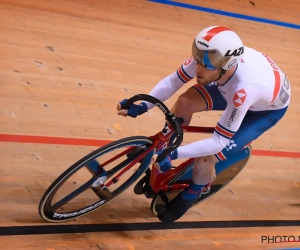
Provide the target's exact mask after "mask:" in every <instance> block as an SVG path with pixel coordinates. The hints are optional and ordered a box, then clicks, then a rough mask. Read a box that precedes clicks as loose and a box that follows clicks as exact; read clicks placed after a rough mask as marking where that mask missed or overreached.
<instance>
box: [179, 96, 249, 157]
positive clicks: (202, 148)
mask: <svg viewBox="0 0 300 250" xmlns="http://www.w3.org/2000/svg"><path fill="white" fill-rule="evenodd" d="M247 94H248V95H247V97H246V99H245V100H244V103H243V104H242V105H241V106H238V107H236V106H235V105H234V103H233V101H228V102H227V107H226V110H225V111H224V113H223V115H222V116H221V118H220V120H219V122H218V123H217V126H216V128H215V132H214V134H213V136H212V137H210V138H208V139H204V140H201V141H196V142H193V143H190V144H187V145H185V146H181V147H178V159H180V158H193V157H202V156H208V155H214V154H217V153H218V152H220V151H222V150H223V149H224V148H225V147H226V145H227V144H228V143H229V141H230V139H231V138H232V137H233V136H234V134H235V133H236V132H237V131H238V129H239V127H240V125H241V123H242V121H243V119H244V117H245V115H246V113H247V111H248V109H249V108H250V106H251V105H252V103H253V98H250V95H249V93H247ZM232 99H233V96H232V97H230V99H229V98H228V100H232ZM251 99H252V100H251Z"/></svg>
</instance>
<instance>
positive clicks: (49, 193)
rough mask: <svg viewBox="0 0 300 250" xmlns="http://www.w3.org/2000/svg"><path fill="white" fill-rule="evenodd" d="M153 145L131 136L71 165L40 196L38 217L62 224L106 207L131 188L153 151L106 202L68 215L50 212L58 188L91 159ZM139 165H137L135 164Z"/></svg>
mask: <svg viewBox="0 0 300 250" xmlns="http://www.w3.org/2000/svg"><path fill="white" fill-rule="evenodd" d="M152 143H153V141H152V140H151V139H150V138H149V137H145V136H132V137H127V138H123V139H120V140H116V141H114V142H111V143H109V144H106V145H105V146H103V147H100V148H98V149H96V150H95V151H93V152H91V153H89V154H88V155H86V156H84V157H82V158H81V159H80V160H78V161H77V162H75V163H74V164H73V165H71V166H70V167H69V168H68V169H66V170H65V171H64V172H63V173H62V174H61V175H60V176H59V177H57V178H56V180H55V181H54V182H53V183H52V184H51V185H50V186H49V187H48V188H47V190H46V191H45V193H44V195H43V196H42V198H41V200H40V203H39V208H38V210H39V215H40V217H41V218H42V219H44V220H45V221H48V222H64V221H69V220H72V219H74V218H78V217H81V216H83V215H86V214H88V213H90V212H92V211H94V210H96V209H98V208H100V207H102V206H104V205H106V204H107V203H108V202H110V201H111V200H113V199H114V198H116V197H117V196H118V195H120V194H121V193H122V192H123V191H125V190H126V189H127V188H128V187H129V186H131V185H132V184H133V183H134V182H135V181H136V180H137V179H138V178H139V177H140V176H141V175H142V174H143V173H144V172H145V171H146V169H147V168H148V165H149V162H150V159H151V157H152V155H153V154H154V150H155V149H153V150H152V151H150V152H149V153H148V154H147V155H146V156H145V157H144V159H143V161H142V162H141V163H140V165H139V167H138V168H137V170H136V171H135V172H134V173H133V174H132V175H131V176H130V177H129V178H128V179H127V180H126V181H125V182H124V183H123V184H122V185H120V186H119V187H118V188H117V189H116V190H114V191H113V192H112V197H111V198H110V199H108V200H104V202H103V200H99V201H97V202H94V203H92V204H89V205H88V206H85V207H82V208H80V209H76V210H74V211H71V212H68V213H56V212H55V211H52V210H51V202H52V199H53V197H54V195H55V194H56V193H57V191H58V190H59V188H60V187H61V186H62V185H63V184H64V183H65V182H66V181H67V180H68V179H69V178H70V177H71V176H73V175H74V174H75V173H76V172H77V171H78V170H80V169H81V168H83V167H84V166H85V164H87V163H88V162H90V161H92V160H93V159H95V158H97V157H99V156H102V155H104V154H106V153H108V152H111V151H113V150H115V149H117V148H121V147H123V146H134V145H136V146H142V145H146V146H147V147H148V146H150V145H151V144H152ZM137 164H139V163H137ZM127 165H128V164H127Z"/></svg>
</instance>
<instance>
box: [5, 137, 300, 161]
mask: <svg viewBox="0 0 300 250" xmlns="http://www.w3.org/2000/svg"><path fill="white" fill-rule="evenodd" d="M0 141H2V142H19V143H38V144H60V145H77V146H99V147H100V146H104V145H105V144H107V143H110V142H112V140H95V139H82V138H66V137H52V136H37V135H9V134H0ZM252 154H253V155H257V156H271V157H287V158H300V152H286V151H270V150H259V149H256V150H253V151H252Z"/></svg>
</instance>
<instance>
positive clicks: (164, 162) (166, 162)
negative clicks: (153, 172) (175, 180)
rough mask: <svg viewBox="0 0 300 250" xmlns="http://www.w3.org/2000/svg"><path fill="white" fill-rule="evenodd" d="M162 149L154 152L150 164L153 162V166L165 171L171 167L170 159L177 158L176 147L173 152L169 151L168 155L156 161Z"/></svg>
mask: <svg viewBox="0 0 300 250" xmlns="http://www.w3.org/2000/svg"><path fill="white" fill-rule="evenodd" d="M163 151H164V150H161V151H158V152H156V154H155V155H153V156H152V158H151V162H150V164H154V167H155V168H157V169H158V170H159V171H161V172H166V171H168V170H170V169H171V168H172V163H171V161H172V160H176V159H177V156H178V154H177V149H175V150H174V151H173V152H171V153H170V154H169V155H167V157H166V158H164V159H163V160H162V161H160V162H156V159H157V157H158V156H159V155H160V154H161V153H162V152H163Z"/></svg>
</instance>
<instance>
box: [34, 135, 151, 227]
mask: <svg viewBox="0 0 300 250" xmlns="http://www.w3.org/2000/svg"><path fill="white" fill-rule="evenodd" d="M152 143H153V142H152V140H151V139H150V138H148V137H144V136H133V137H128V138H124V139H121V140H118V141H114V142H112V143H110V144H107V145H105V146H103V147H101V148H99V149H97V150H95V151H93V152H91V153H90V154H88V155H86V156H85V157H83V158H82V159H80V160H79V161H77V162H76V163H74V164H73V165H72V166H71V167H69V168H68V169H67V170H66V171H65V172H63V173H62V174H61V175H60V176H59V177H58V178H57V179H56V180H55V181H54V182H53V183H52V184H51V185H50V186H49V188H48V189H47V190H46V192H45V194H44V195H43V197H42V199H41V201H40V204H39V214H40V216H41V217H42V218H43V219H44V220H46V221H49V222H63V221H68V220H71V219H74V218H76V217H80V216H83V215H85V214H87V213H90V212H92V211H94V210H95V209H98V208H99V207H101V206H104V205H105V204H107V203H108V202H109V201H111V200H112V199H114V198H115V197H116V196H118V195H119V194H121V193H122V192H123V191H125V190H126V189H127V188H128V187H129V186H130V185H132V184H133V183H134V182H135V181H136V180H137V179H138V178H139V177H140V176H141V175H142V174H143V173H144V172H145V171H146V169H147V168H148V165H149V163H150V160H151V157H152V156H153V154H154V151H155V149H152V148H151V145H152ZM137 148H140V149H141V150H136V149H137ZM133 151H134V152H138V153H132V152H133ZM145 151H149V152H148V153H147V154H145V156H143V159H142V160H140V157H142V154H143V153H145Z"/></svg>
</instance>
